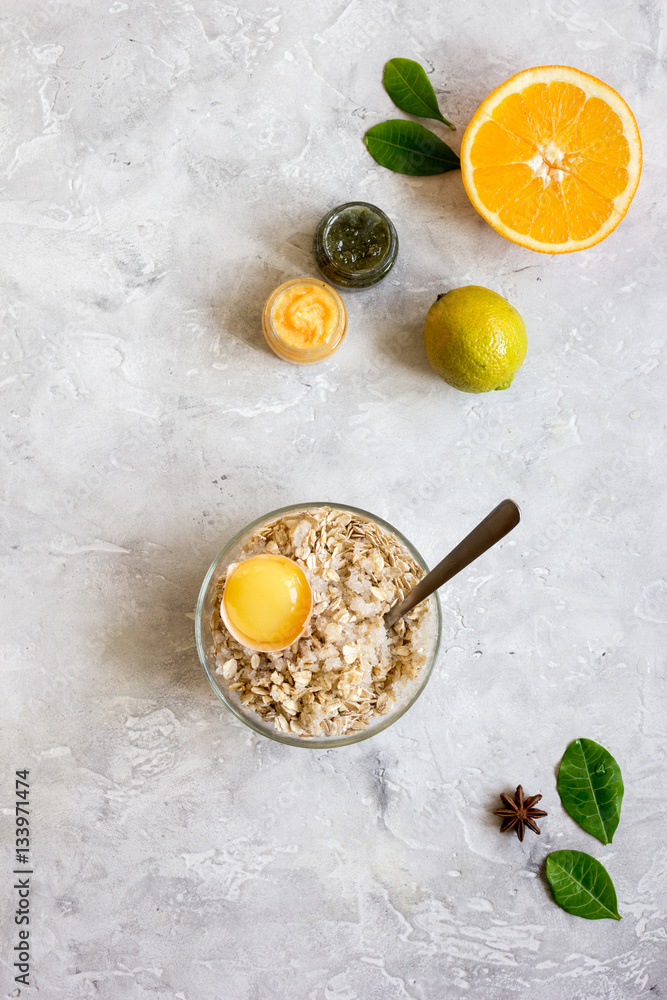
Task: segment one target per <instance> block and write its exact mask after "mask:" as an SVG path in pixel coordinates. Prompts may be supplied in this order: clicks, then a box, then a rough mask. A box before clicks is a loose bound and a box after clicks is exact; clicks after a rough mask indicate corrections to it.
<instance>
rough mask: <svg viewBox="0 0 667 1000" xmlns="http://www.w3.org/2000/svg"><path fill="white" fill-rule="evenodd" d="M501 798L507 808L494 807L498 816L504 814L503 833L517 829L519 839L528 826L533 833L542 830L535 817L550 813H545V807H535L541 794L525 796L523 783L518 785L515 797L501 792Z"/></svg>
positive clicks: (501, 830)
mask: <svg viewBox="0 0 667 1000" xmlns="http://www.w3.org/2000/svg"><path fill="white" fill-rule="evenodd" d="M500 798H501V799H502V801H503V804H504V805H505V809H494V814H495V815H496V816H504V819H503V822H502V824H501V827H500V832H501V833H504V832H505V831H506V830H516V835H517V837H518V838H519V840H523V835H524V832H525V828H526V827H528V829H529V830H532V831H533V833H539V832H540V828H539V826H538V825H537V823H536V822H535V819H536V817H538V816H547V815H548V813H545V811H544V809H534V808H533V807H534V805H535V803H536V802H539V801H540V799H541V798H542V796H541V795H529V796H528V798H524V794H523V788H522V787H521V785H517V789H516V792H515V793H514V798H513V799H511V798H510V797H509V795H506V794H505V792H501V793H500Z"/></svg>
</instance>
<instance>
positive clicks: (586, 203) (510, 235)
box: [461, 66, 642, 253]
mask: <svg viewBox="0 0 667 1000" xmlns="http://www.w3.org/2000/svg"><path fill="white" fill-rule="evenodd" d="M641 169H642V146H641V140H640V138H639V129H638V128H637V122H636V121H635V118H634V115H633V114H632V111H631V110H630V108H629V107H628V105H627V104H626V103H625V101H624V100H623V98H622V97H621V96H620V94H617V93H616V91H615V90H612V88H611V87H608V86H607V84H606V83H603V82H602V81H601V80H597V79H596V78H595V77H594V76H589V75H588V73H582V72H581V70H578V69H573V68H572V67H570V66H537V67H535V68H534V69H525V70H523V72H521V73H517V74H516V76H513V77H512V78H511V79H509V80H507V82H506V83H503V84H502V86H500V87H498V88H497V89H496V90H494V91H493V92H492V93H491V94H489V96H488V97H487V98H486V99H485V100H484V101H482V103H481V104H480V106H479V108H478V109H477V111H476V112H475V114H474V116H473V119H472V121H471V122H470V124H469V125H468V128H467V129H466V133H465V135H464V136H463V143H462V146H461V173H462V176H463V183H464V185H465V189H466V191H467V193H468V197H469V198H470V200H471V202H472V203H473V205H474V206H475V208H476V209H477V211H478V212H479V213H480V215H482V216H483V217H484V218H485V219H486V221H487V222H488V223H489V224H490V225H491V226H493V228H494V229H495V230H496V231H497V232H499V233H500V234H501V235H502V236H505V237H506V238H507V239H508V240H511V241H512V242H513V243H518V244H519V245H520V246H524V247H529V248H530V249H531V250H538V251H540V252H541V253H570V252H571V251H572V250H583V249H584V248H585V247H591V246H593V245H594V244H595V243H599V242H600V240H603V239H604V238H605V236H608V235H609V233H610V232H611V231H612V230H613V229H615V228H616V226H617V225H618V224H619V222H620V221H621V219H622V218H623V216H624V215H625V213H626V212H627V210H628V206H629V205H630V202H631V201H632V196H633V195H634V193H635V191H636V190H637V185H638V183H639V175H640V174H641Z"/></svg>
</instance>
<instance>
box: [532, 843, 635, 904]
mask: <svg viewBox="0 0 667 1000" xmlns="http://www.w3.org/2000/svg"><path fill="white" fill-rule="evenodd" d="M546 876H547V882H548V883H549V885H550V886H551V891H552V893H553V897H554V899H555V900H556V902H557V903H558V905H559V906H562V907H563V909H564V910H567V912H568V913H573V914H574V915H575V917H585V918H586V920H604V919H605V918H608V919H610V920H620V919H621V916H620V914H619V912H618V904H617V902H616V890H615V889H614V883H613V882H612V880H611V878H610V877H609V872H608V871H607V869H606V868H605V867H604V865H601V864H600V862H599V861H597V860H596V859H595V858H592V857H591V856H590V854H584V853H583V851H554V852H553V854H550V855H549V856H548V858H547V864H546Z"/></svg>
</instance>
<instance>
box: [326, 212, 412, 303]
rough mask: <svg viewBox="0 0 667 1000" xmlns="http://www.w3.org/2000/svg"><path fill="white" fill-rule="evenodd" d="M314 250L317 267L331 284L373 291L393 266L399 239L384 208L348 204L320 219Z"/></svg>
mask: <svg viewBox="0 0 667 1000" xmlns="http://www.w3.org/2000/svg"><path fill="white" fill-rule="evenodd" d="M313 250H314V252H315V259H316V261H317V266H318V267H319V269H320V271H321V272H322V274H324V276H325V277H326V278H327V280H328V281H330V282H331V283H332V284H334V285H341V286H342V287H343V288H370V286H371V285H375V284H376V283H377V282H378V281H381V280H382V278H384V277H385V275H387V274H388V273H389V271H391V269H392V267H393V266H394V261H395V260H396V255H397V254H398V236H397V235H396V230H395V229H394V226H393V223H392V221H391V219H389V218H388V217H387V216H386V215H385V213H384V212H383V211H382V210H381V209H379V208H377V207H376V206H375V205H370V204H369V203H368V202H367V201H348V202H346V203H345V204H344V205H339V206H338V208H334V209H333V210H332V211H331V212H329V213H328V214H327V215H325V216H324V218H323V219H322V220H321V222H320V224H319V225H318V227H317V229H316V230H315V239H314V241H313Z"/></svg>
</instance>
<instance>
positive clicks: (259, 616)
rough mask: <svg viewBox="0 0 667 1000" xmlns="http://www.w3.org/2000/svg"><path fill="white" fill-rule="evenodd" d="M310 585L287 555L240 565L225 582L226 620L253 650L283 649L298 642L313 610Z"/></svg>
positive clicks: (245, 561)
mask: <svg viewBox="0 0 667 1000" xmlns="http://www.w3.org/2000/svg"><path fill="white" fill-rule="evenodd" d="M312 603H313V598H312V592H311V589H310V584H309V583H308V580H307V578H306V574H305V573H304V572H303V570H302V569H301V567H300V566H297V564H296V563H295V562H293V561H292V560H291V559H287V558H286V557H285V556H281V555H274V554H273V553H271V554H269V553H263V554H262V555H259V556H253V557H252V558H251V559H246V560H244V561H243V562H241V563H239V564H238V566H236V567H235V568H234V569H233V570H232V572H231V573H229V574H228V576H227V580H226V582H225V589H224V592H223V596H222V611H223V620H224V619H225V617H226V618H227V623H228V625H230V626H231V628H232V634H234V632H236V633H239V634H238V636H235V638H238V640H239V641H240V642H243V639H244V638H245V639H247V640H248V643H247V644H248V645H249V646H250V647H251V648H252V647H267V649H269V650H270V649H284V648H285V647H287V646H290V645H291V644H292V643H293V642H294V641H295V639H298V637H299V636H300V634H301V632H302V631H303V629H304V627H305V625H306V623H307V621H308V619H309V617H310V612H311V609H312Z"/></svg>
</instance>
